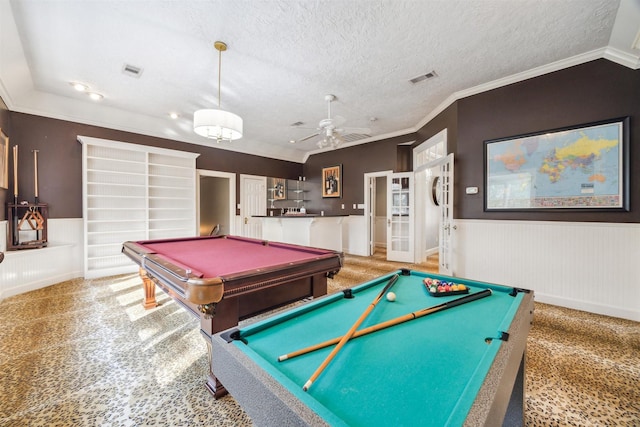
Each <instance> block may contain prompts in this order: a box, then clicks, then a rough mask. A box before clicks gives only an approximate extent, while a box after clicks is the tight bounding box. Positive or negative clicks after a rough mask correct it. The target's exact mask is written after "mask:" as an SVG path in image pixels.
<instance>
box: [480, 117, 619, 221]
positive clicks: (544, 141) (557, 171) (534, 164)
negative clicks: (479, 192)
mask: <svg viewBox="0 0 640 427" xmlns="http://www.w3.org/2000/svg"><path fill="white" fill-rule="evenodd" d="M628 150H629V118H628V117H624V118H619V119H611V120H606V121H601V122H595V123H589V124H585V125H578V126H572V127H567V128H562V129H554V130H547V131H541V132H536V133H532V134H527V135H520V136H514V137H509V138H504V139H496V140H489V141H485V145H484V159H485V190H486V191H485V195H486V196H485V211H493V210H530V209H537V210H547V209H571V210H577V209H610V210H611V209H614V210H628V209H629V155H628V153H629V151H628Z"/></svg>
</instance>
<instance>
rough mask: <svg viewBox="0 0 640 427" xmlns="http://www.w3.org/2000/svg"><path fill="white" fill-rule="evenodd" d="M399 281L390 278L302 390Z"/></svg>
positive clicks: (315, 377)
mask: <svg viewBox="0 0 640 427" xmlns="http://www.w3.org/2000/svg"><path fill="white" fill-rule="evenodd" d="M397 281H398V275H397V274H394V275H393V277H391V279H390V280H389V283H387V286H385V287H384V289H382V291H380V294H378V296H377V297H375V299H374V300H373V301H372V302H371V304H369V306H368V307H367V309H366V310H365V311H364V312H363V313H362V314H361V315H360V317H359V318H358V320H356V322H355V323H354V324H353V326H351V328H350V329H349V330H348V331H347V333H346V334H345V335H344V336H343V337H342V338H340V341H339V342H338V345H336V346H335V348H334V349H333V351H331V353H329V355H328V356H327V357H326V359H324V362H322V364H320V366H318V369H316V371H315V372H314V373H313V375H311V377H310V378H309V379H308V380H307V382H306V383H305V384H304V386H302V390H304V391H307V390H309V387H311V384H313V382H314V381H315V380H316V379H317V378H318V376H320V374H321V373H322V371H324V369H325V368H326V367H327V366H328V365H329V363H330V362H331V360H332V359H333V358H334V357H335V355H336V354H338V352H339V351H340V350H341V349H342V347H344V345H345V344H346V343H347V341H349V339H350V338H351V336H352V335H353V334H354V333H355V331H356V329H358V326H360V324H361V323H362V322H363V321H364V319H366V317H367V316H368V315H369V313H371V310H373V309H374V308H375V306H376V305H377V304H378V302H380V300H381V299H382V297H383V296H384V294H386V293H387V291H388V290H389V289H391V287H392V286H393V285H395V283H396V282H397Z"/></svg>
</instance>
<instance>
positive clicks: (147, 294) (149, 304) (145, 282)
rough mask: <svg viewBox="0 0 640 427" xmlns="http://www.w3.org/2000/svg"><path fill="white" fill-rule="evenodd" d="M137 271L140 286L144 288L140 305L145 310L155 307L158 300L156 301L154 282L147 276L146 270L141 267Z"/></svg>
mask: <svg viewBox="0 0 640 427" xmlns="http://www.w3.org/2000/svg"><path fill="white" fill-rule="evenodd" d="M139 273H140V278H141V279H142V288H143V289H144V301H143V302H142V306H143V307H144V308H145V310H149V309H151V308H155V307H157V306H158V302H157V301H156V284H155V282H154V281H153V280H151V279H150V278H149V276H148V275H147V271H146V270H144V269H143V268H141V269H140V270H139Z"/></svg>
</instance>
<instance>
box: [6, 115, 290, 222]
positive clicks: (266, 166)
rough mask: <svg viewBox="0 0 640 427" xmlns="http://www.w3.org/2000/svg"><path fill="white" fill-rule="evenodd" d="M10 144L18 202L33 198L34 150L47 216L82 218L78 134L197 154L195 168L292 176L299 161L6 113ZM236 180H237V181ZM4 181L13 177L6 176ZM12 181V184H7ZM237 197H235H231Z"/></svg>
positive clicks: (41, 195) (40, 194) (80, 157)
mask: <svg viewBox="0 0 640 427" xmlns="http://www.w3.org/2000/svg"><path fill="white" fill-rule="evenodd" d="M10 114H11V137H12V138H11V144H12V145H14V144H18V146H19V156H18V157H19V175H18V183H19V187H20V188H19V192H20V196H19V199H20V200H29V201H33V196H34V184H33V181H34V180H33V154H31V152H32V150H39V151H40V153H39V157H38V178H39V179H38V180H39V196H40V197H39V198H40V201H41V202H44V203H48V204H49V215H50V217H52V218H80V217H82V146H81V144H80V143H79V142H78V141H77V136H78V135H83V136H91V137H95V138H103V139H110V140H114V141H122V142H128V143H134V144H142V145H149V146H154V147H161V148H169V149H174V150H181V151H188V152H194V153H200V156H199V157H198V158H197V160H196V167H197V168H199V169H206V170H215V171H222V172H235V173H239V174H252V175H261V176H275V177H282V178H288V179H298V176H300V175H302V164H300V163H295V162H286V161H282V160H274V159H269V158H265V157H259V156H253V155H248V154H241V153H235V152H233V151H228V150H220V149H217V148H210V147H204V146H200V145H195V144H186V143H181V142H176V141H171V140H168V139H162V138H154V137H150V136H144V135H138V134H133V133H129V132H122V131H117V130H112V129H106V128H101V127H96V126H90V125H84V124H80V123H74V122H67V121H63V120H56V119H50V118H45V117H40V116H34V115H30V114H22V113H15V112H12V113H10ZM237 181H239V180H237ZM10 182H13V180H12V179H11V177H10ZM10 185H12V184H10ZM237 200H240V199H239V198H237Z"/></svg>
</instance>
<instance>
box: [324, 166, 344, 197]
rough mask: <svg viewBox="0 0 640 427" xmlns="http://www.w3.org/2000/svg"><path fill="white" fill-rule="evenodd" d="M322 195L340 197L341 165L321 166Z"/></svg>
mask: <svg viewBox="0 0 640 427" xmlns="http://www.w3.org/2000/svg"><path fill="white" fill-rule="evenodd" d="M322 197H342V165H338V166H331V167H329V168H322Z"/></svg>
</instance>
